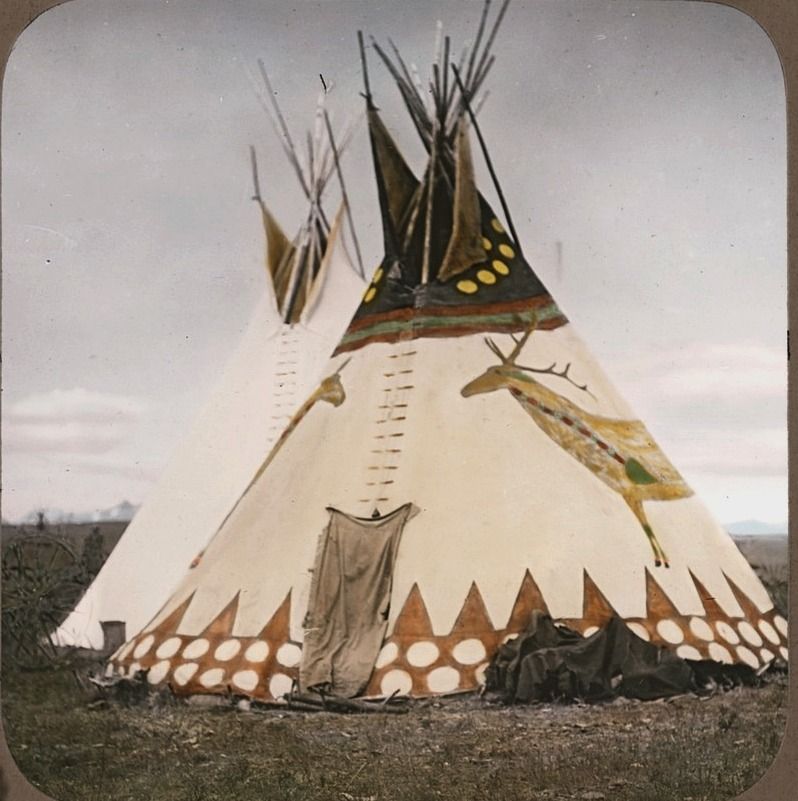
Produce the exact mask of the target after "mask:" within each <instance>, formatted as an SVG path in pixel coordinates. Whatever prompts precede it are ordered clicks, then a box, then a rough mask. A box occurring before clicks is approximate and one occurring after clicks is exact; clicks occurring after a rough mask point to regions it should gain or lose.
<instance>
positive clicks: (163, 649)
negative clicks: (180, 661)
mask: <svg viewBox="0 0 798 801" xmlns="http://www.w3.org/2000/svg"><path fill="white" fill-rule="evenodd" d="M182 642H183V641H182V640H181V639H180V637H170V638H169V639H168V640H164V641H163V642H162V643H161V644H160V645H159V646H158V650H157V651H156V652H155V656H157V657H158V659H169V657H172V656H174V655H175V654H176V653H177V652H178V651H179V650H180V645H181V644H182Z"/></svg>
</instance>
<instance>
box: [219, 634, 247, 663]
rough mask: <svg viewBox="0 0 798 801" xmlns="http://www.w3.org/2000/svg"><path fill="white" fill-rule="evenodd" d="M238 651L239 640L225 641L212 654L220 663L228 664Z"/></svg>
mask: <svg viewBox="0 0 798 801" xmlns="http://www.w3.org/2000/svg"><path fill="white" fill-rule="evenodd" d="M240 650H241V640H236V639H230V640H225V641H224V642H223V643H221V645H219V647H218V648H217V649H216V650H215V651H214V652H213V656H214V658H215V659H218V660H219V661H220V662H229V661H230V660H231V659H232V658H233V657H234V656H235V655H236V654H237V653H238V652H239V651H240Z"/></svg>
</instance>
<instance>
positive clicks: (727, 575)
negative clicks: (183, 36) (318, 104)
mask: <svg viewBox="0 0 798 801" xmlns="http://www.w3.org/2000/svg"><path fill="white" fill-rule="evenodd" d="M483 61H484V59H482V60H479V59H478V60H477V63H478V64H480V63H483ZM395 73H396V74H395V75H394V77H395V78H397V80H398V81H400V82H401V81H402V79H401V77H398V76H399V75H400V70H399V68H397V69H396V70H395ZM480 75H481V73H480V70H479V69H477V70H476V71H475V72H474V75H473V78H472V80H471V81H470V82H469V83H468V85H467V89H466V92H467V96H469V97H470V96H473V88H474V86H475V85H476V84H478V82H479V78H480ZM402 90H403V95H404V96H411V95H412V93H413V92H414V91H415V90H414V88H413V85H412V84H411V83H410V82H409V81H407V82H405V83H404V84H403V85H402ZM366 96H367V100H368V105H369V128H370V134H371V143H372V150H373V153H374V157H375V166H376V173H377V185H378V190H379V195H380V204H381V209H382V216H383V228H384V231H385V250H386V255H385V259H384V260H383V262H382V264H381V266H380V267H379V268H378V269H377V270H376V272H375V274H374V276H373V278H372V281H371V284H370V286H369V288H368V289H367V291H366V293H365V296H364V299H363V302H362V303H361V305H360V307H359V308H358V310H357V312H356V313H355V316H354V318H353V320H352V322H351V324H350V325H349V328H348V330H347V332H346V334H345V335H344V337H343V338H342V340H341V342H340V344H339V346H338V348H337V350H336V352H335V354H334V355H333V357H332V359H331V361H330V363H329V364H328V366H327V368H326V371H325V374H326V377H325V379H324V380H323V381H322V382H321V383H320V384H319V386H318V387H317V389H316V390H315V392H313V393H312V394H311V396H310V397H309V398H308V400H307V401H306V403H305V404H304V405H303V406H302V407H301V408H300V410H299V411H298V412H297V414H296V415H295V416H294V419H293V420H292V423H291V425H290V426H289V427H288V428H287V429H286V432H285V434H284V436H283V437H282V438H281V440H280V442H279V443H278V445H277V446H276V447H275V449H274V450H273V451H272V453H271V454H270V456H269V458H268V460H267V461H266V463H265V464H264V465H263V466H262V468H261V469H260V470H259V471H258V473H257V474H256V476H255V478H254V479H253V481H252V482H251V484H250V486H249V487H248V489H247V491H246V492H245V493H244V494H243V496H242V497H241V499H240V500H239V501H238V503H237V504H236V506H235V507H234V509H233V510H232V512H231V513H230V515H229V516H228V517H227V519H226V520H225V522H224V523H223V525H222V526H221V528H220V529H219V531H218V533H217V534H216V536H215V537H214V538H213V540H212V541H211V543H210V544H209V546H208V548H207V550H206V553H205V557H204V559H203V561H202V563H201V564H200V565H199V566H198V567H197V568H196V569H195V570H193V571H191V572H190V573H188V574H187V575H186V576H184V578H183V580H182V582H181V583H180V585H179V587H178V588H177V590H176V591H175V592H174V594H173V595H172V597H171V598H170V599H169V600H168V602H167V603H166V604H165V605H164V607H163V609H162V610H161V611H160V613H159V614H158V615H157V616H156V618H155V619H154V620H153V621H151V622H150V624H149V625H147V626H146V627H145V628H144V629H143V630H142V631H140V632H138V633H137V634H136V635H135V636H133V637H132V638H131V639H130V640H129V641H128V642H127V643H126V644H125V645H124V646H123V647H122V648H120V650H119V651H118V652H117V653H116V654H114V655H113V657H112V659H111V660H110V663H109V665H108V671H109V673H119V674H126V675H132V674H135V673H136V672H137V671H139V670H142V669H143V670H146V671H147V678H148V681H149V682H150V683H151V684H153V685H158V684H161V683H167V682H168V683H169V684H170V685H171V687H172V688H173V689H174V690H175V691H176V692H179V693H203V692H205V693H207V692H211V693H228V692H232V693H234V694H243V695H249V696H252V697H255V698H260V699H264V700H275V699H279V698H281V697H282V696H284V695H285V694H286V693H287V692H288V691H289V690H290V689H291V688H292V686H294V685H296V684H297V683H298V684H299V687H300V689H308V688H309V687H313V686H319V685H323V686H325V687H326V688H327V689H328V690H331V691H332V692H337V693H341V694H345V695H353V694H358V693H360V694H365V695H374V696H379V695H391V694H393V693H402V694H411V695H416V696H423V695H434V694H438V693H448V692H456V691H463V690H469V689H475V688H476V687H478V686H479V685H480V683H481V682H482V681H483V677H484V671H485V669H486V666H487V664H488V662H489V660H490V658H491V656H492V655H493V654H494V653H495V652H496V650H497V648H498V646H499V645H500V644H501V643H502V642H503V641H504V640H505V639H506V638H508V637H512V636H514V635H517V634H518V633H519V632H521V631H523V630H524V629H525V627H526V626H527V625H528V624H529V622H530V620H531V619H532V615H533V613H534V612H535V610H543V611H545V612H548V613H549V614H550V615H551V616H552V617H553V618H554V619H555V620H558V621H563V622H565V623H567V624H568V625H569V626H570V627H571V628H573V629H575V630H577V631H579V632H581V633H583V634H585V635H588V634H590V633H591V632H592V631H594V630H596V628H597V627H601V626H602V625H604V624H605V623H607V622H608V621H609V620H610V619H611V618H612V617H613V616H615V615H617V616H618V617H620V618H621V619H622V620H623V621H625V623H626V625H627V626H628V627H629V628H630V629H631V630H632V631H633V632H634V633H635V634H636V635H637V636H639V637H641V638H643V639H645V640H648V641H650V642H652V643H655V644H657V645H660V646H663V647H667V648H671V649H673V650H675V651H676V653H677V654H678V655H680V656H682V657H684V658H685V659H690V660H713V661H715V662H718V663H737V664H743V665H748V666H750V667H751V668H759V667H761V666H763V665H766V664H768V663H769V662H772V661H773V660H774V659H775V658H776V657H777V656H780V657H782V658H784V659H786V658H787V651H786V644H787V642H786V634H787V624H786V621H785V620H784V618H782V617H781V616H780V615H779V614H778V613H777V611H776V610H775V609H774V606H773V603H772V601H771V599H770V598H769V596H768V593H767V591H766V590H765V588H764V587H763V585H762V584H761V582H760V581H759V579H758V578H757V577H756V575H755V574H754V572H753V570H752V569H751V567H750V566H749V565H748V563H747V562H746V560H745V559H744V558H743V556H742V555H741V553H740V552H739V550H738V549H737V548H736V546H735V545H734V543H733V542H732V540H731V538H730V537H729V536H728V535H727V534H726V532H725V531H723V530H722V529H721V528H720V527H719V526H718V524H717V523H715V522H714V520H713V519H712V518H711V516H710V515H709V513H708V512H707V510H706V509H705V507H704V506H703V505H702V504H701V502H700V501H699V500H698V499H697V498H696V496H695V495H694V494H693V493H692V491H691V490H690V488H689V487H688V486H687V484H686V483H685V482H684V480H683V478H682V477H681V476H680V474H679V473H678V471H677V470H676V468H675V467H673V465H671V464H670V462H669V461H668V460H667V458H666V457H665V456H664V454H663V453H662V452H661V450H660V449H659V448H658V446H657V445H656V443H655V442H654V441H653V438H652V437H651V435H650V434H649V432H648V431H647V430H646V428H645V426H644V425H643V423H642V422H640V421H639V420H637V419H636V418H635V417H634V415H633V413H632V412H631V410H630V409H629V408H628V406H627V405H626V404H625V403H624V401H623V400H622V399H621V398H620V397H619V395H618V393H617V392H616V391H615V390H614V389H613V388H612V386H611V385H610V383H609V382H608V380H607V378H606V377H605V375H604V374H603V372H602V371H601V369H600V367H599V366H598V364H597V363H596V361H595V359H594V358H593V357H592V356H591V355H590V353H589V352H588V350H587V348H586V347H585V346H584V345H583V343H582V342H581V341H580V339H579V338H578V336H577V335H576V333H575V332H574V330H573V326H572V325H571V324H570V323H569V322H568V320H567V319H566V317H565V315H564V314H563V313H562V311H561V309H560V308H559V307H558V306H557V304H556V302H555V301H554V299H553V298H552V297H551V296H550V294H549V293H548V292H547V291H546V289H545V287H544V286H543V284H542V283H541V282H540V280H539V279H538V277H537V276H536V275H535V273H534V272H533V270H532V269H531V267H530V266H529V264H528V263H527V262H526V261H525V259H524V258H523V254H522V252H521V248H520V245H519V243H518V241H517V239H516V238H515V237H514V236H511V235H510V234H508V232H507V231H505V227H504V225H503V224H502V223H501V222H500V220H499V219H498V218H497V216H496V215H495V213H494V212H493V210H492V209H491V207H490V206H489V205H488V203H487V202H486V201H485V200H484V198H483V197H482V196H481V195H480V194H479V193H478V192H477V190H476V187H475V184H474V179H473V168H472V165H471V155H470V150H469V137H468V129H467V126H466V117H465V113H464V110H463V106H462V105H461V106H460V113H459V114H458V113H456V112H452V109H454V108H455V106H448V107H444V108H442V109H436V110H435V114H434V115H432V114H430V115H427V114H425V113H424V106H423V101H422V99H421V98H420V97H418V99H417V102H416V100H413V102H412V103H411V102H409V103H408V106H409V108H410V110H411V113H412V114H413V116H414V123H415V125H416V128H417V129H418V130H419V131H420V132H421V134H422V138H424V140H425V142H426V143H427V144H428V145H429V151H430V154H431V156H430V161H429V164H428V167H427V170H426V173H425V177H424V179H423V180H420V181H419V180H417V179H416V178H415V177H414V175H413V173H412V172H411V171H410V169H409V168H408V166H407V165H406V163H405V162H404V161H403V159H402V157H401V155H400V154H399V152H398V150H397V148H396V145H395V144H394V142H393V141H392V140H391V138H390V136H389V135H388V132H387V130H386V129H385V127H384V126H383V124H382V122H381V121H380V118H379V116H378V113H377V111H376V109H375V107H374V106H373V105H372V104H371V101H370V96H369V93H368V87H367V92H366ZM438 96H439V97H446V96H447V93H446V92H445V91H444V92H439V93H438ZM450 112H452V113H450ZM441 120H450V121H451V124H446V125H441Z"/></svg>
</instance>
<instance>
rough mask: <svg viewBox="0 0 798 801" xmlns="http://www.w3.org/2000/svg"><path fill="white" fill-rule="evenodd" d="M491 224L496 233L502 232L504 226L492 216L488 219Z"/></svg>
mask: <svg viewBox="0 0 798 801" xmlns="http://www.w3.org/2000/svg"><path fill="white" fill-rule="evenodd" d="M490 224H491V226H493V230H494V231H496V233H497V234H503V233H504V226H503V225H502V224H501V223H500V222H499V221H498V220H497V219H496V218H495V217H494V218H493V219H492V220H491V221H490Z"/></svg>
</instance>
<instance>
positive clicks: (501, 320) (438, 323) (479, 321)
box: [339, 303, 562, 347]
mask: <svg viewBox="0 0 798 801" xmlns="http://www.w3.org/2000/svg"><path fill="white" fill-rule="evenodd" d="M561 314H562V312H561V311H560V310H559V308H558V307H557V304H556V303H550V304H548V305H547V306H544V307H542V308H540V309H528V310H526V311H521V312H501V313H499V314H490V315H488V314H468V315H459V316H455V317H444V316H441V317H438V316H434V315H427V316H425V317H416V318H413V319H410V320H388V321H386V322H382V323H375V324H374V325H372V326H370V327H369V328H364V329H363V330H362V331H356V332H354V333H352V334H345V335H344V337H343V339H342V340H341V345H350V344H351V343H353V342H358V341H360V340H361V339H366V338H368V337H372V336H378V335H380V334H393V333H396V332H398V331H401V330H404V329H409V328H412V329H419V334H422V335H423V333H424V331H423V329H424V328H427V327H433V326H434V327H435V328H449V327H456V326H461V325H473V326H475V327H478V326H480V325H482V326H489V325H508V324H511V323H527V324H528V323H531V322H532V319H533V317H535V318H536V319H538V320H540V321H544V320H550V319H551V318H553V317H559V316H560V315H561ZM339 347H340V346H339Z"/></svg>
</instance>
